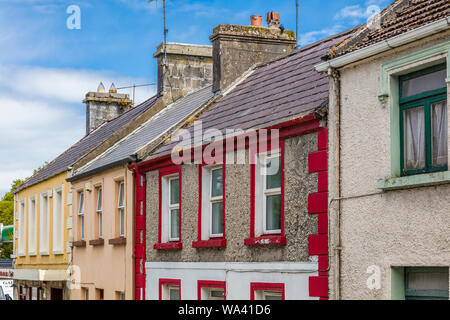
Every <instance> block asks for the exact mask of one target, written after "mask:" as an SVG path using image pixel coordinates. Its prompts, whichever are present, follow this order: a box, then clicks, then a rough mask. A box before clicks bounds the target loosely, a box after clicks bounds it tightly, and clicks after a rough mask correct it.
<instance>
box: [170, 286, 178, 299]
mask: <svg viewBox="0 0 450 320" xmlns="http://www.w3.org/2000/svg"><path fill="white" fill-rule="evenodd" d="M169 299H170V300H180V289H172V288H170V289H169Z"/></svg>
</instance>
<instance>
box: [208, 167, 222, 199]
mask: <svg viewBox="0 0 450 320" xmlns="http://www.w3.org/2000/svg"><path fill="white" fill-rule="evenodd" d="M211 175H212V177H211V197H221V196H222V195H223V192H222V190H223V171H222V168H220V169H215V170H213V171H212V172H211Z"/></svg>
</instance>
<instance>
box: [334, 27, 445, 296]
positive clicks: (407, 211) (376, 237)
mask: <svg viewBox="0 0 450 320" xmlns="http://www.w3.org/2000/svg"><path fill="white" fill-rule="evenodd" d="M449 39H450V33H449V32H447V33H441V34H440V35H437V36H434V37H429V38H428V39H427V40H423V41H420V42H416V43H414V44H412V45H408V46H404V47H402V48H398V49H395V50H391V52H389V53H387V54H383V55H379V56H376V57H374V58H371V59H366V60H364V61H362V62H359V63H355V64H353V65H350V66H348V67H345V68H343V69H342V70H339V71H340V74H341V90H342V92H341V99H342V100H341V126H340V130H341V197H342V198H344V199H343V200H341V201H340V203H341V220H340V221H341V237H342V242H341V247H342V251H341V252H342V254H341V277H340V278H341V299H390V298H391V267H396V266H400V267H404V266H446V267H448V266H450V233H449V230H450V185H449V184H445V185H440V186H431V187H420V188H415V189H408V190H398V191H387V192H382V191H381V190H379V189H377V182H378V181H379V180H381V179H386V178H389V177H390V176H391V158H390V154H391V151H390V108H389V102H388V104H387V106H386V107H383V106H382V104H381V103H380V101H379V100H378V94H379V93H380V90H381V88H380V70H381V63H383V62H385V61H388V60H391V59H393V58H396V57H400V56H402V55H404V54H407V53H411V52H414V51H417V50H420V49H424V48H426V47H429V46H432V45H434V44H438V43H442V42H444V41H448V40H449ZM449 89H450V88H449ZM449 91H450V90H449ZM449 101H450V100H449ZM448 109H449V113H450V106H449V108H448ZM334 117H335V115H334V114H333V111H330V118H329V121H330V123H332V122H333V121H334ZM449 119H450V116H449ZM449 128H450V125H449ZM449 137H450V135H449ZM330 143H331V146H330V148H329V150H334V147H335V146H334V137H333V136H331V137H330ZM449 145H450V144H449ZM330 159H334V155H331V156H330ZM329 165H330V166H333V165H334V163H333V162H331V161H330V162H329ZM334 172H335V171H334V170H330V171H329V185H330V201H331V206H330V218H329V219H330V226H331V235H330V252H331V253H334V252H335V247H336V228H335V226H336V203H337V200H333V197H334V196H335V194H334V190H335V188H334V186H335V181H336V180H335V174H334ZM335 262H336V259H335V256H334V255H332V256H331V270H330V290H331V298H333V297H335V293H336V286H335V285H336V283H335V266H336V264H335ZM371 266H376V267H378V268H379V270H380V281H381V282H380V285H381V287H380V288H379V289H369V288H368V286H367V280H368V279H369V277H370V276H371V275H372V273H368V272H367V271H368V268H369V267H371Z"/></svg>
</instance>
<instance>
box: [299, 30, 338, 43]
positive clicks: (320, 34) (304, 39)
mask: <svg viewBox="0 0 450 320" xmlns="http://www.w3.org/2000/svg"><path fill="white" fill-rule="evenodd" d="M344 29H345V28H344V27H343V26H342V25H334V26H332V27H331V28H325V29H322V30H317V31H311V32H306V33H303V34H300V35H299V40H298V44H299V45H300V46H305V45H308V44H311V43H314V42H316V41H318V40H320V39H324V38H327V37H329V36H332V35H335V34H337V33H339V32H341V31H342V30H344Z"/></svg>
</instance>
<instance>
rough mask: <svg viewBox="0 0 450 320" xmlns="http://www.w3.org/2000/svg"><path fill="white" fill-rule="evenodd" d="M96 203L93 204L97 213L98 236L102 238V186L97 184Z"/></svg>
mask: <svg viewBox="0 0 450 320" xmlns="http://www.w3.org/2000/svg"><path fill="white" fill-rule="evenodd" d="M96 197H97V203H96V206H95V212H96V213H97V223H98V230H97V232H98V238H99V239H102V238H103V188H102V186H99V187H97V188H96Z"/></svg>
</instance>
